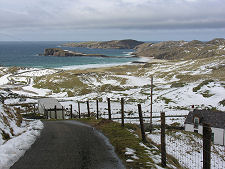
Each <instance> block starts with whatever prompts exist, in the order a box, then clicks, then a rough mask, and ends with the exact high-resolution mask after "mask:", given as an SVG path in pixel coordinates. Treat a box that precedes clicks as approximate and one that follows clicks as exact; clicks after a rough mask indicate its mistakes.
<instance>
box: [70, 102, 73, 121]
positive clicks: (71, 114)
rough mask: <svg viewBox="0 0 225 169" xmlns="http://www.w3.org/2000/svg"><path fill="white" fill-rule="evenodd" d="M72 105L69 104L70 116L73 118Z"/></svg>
mask: <svg viewBox="0 0 225 169" xmlns="http://www.w3.org/2000/svg"><path fill="white" fill-rule="evenodd" d="M72 112H73V106H72V104H71V105H70V118H71V119H72V118H73V113H72Z"/></svg>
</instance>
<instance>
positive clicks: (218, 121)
mask: <svg viewBox="0 0 225 169" xmlns="http://www.w3.org/2000/svg"><path fill="white" fill-rule="evenodd" d="M194 117H199V119H200V122H199V124H200V125H202V124H203V123H208V124H210V126H211V127H215V128H223V129H224V128H225V112H222V111H218V110H197V109H195V110H194V111H191V112H189V114H188V116H187V118H186V120H185V122H184V124H194Z"/></svg>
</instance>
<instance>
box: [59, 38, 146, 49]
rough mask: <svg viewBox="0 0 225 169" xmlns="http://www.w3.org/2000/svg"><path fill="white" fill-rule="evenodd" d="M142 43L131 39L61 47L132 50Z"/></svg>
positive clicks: (74, 43) (80, 43) (79, 43)
mask: <svg viewBox="0 0 225 169" xmlns="http://www.w3.org/2000/svg"><path fill="white" fill-rule="evenodd" d="M143 43H144V42H141V41H136V40H132V39H125V40H112V41H89V42H72V43H66V44H63V45H62V46H70V47H85V48H102V49H134V48H135V47H136V46H138V45H140V44H143Z"/></svg>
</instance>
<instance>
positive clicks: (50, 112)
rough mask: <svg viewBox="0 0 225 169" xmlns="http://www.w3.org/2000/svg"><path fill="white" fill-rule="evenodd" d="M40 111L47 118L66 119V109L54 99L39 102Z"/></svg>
mask: <svg viewBox="0 0 225 169" xmlns="http://www.w3.org/2000/svg"><path fill="white" fill-rule="evenodd" d="M38 111H39V113H40V114H43V115H44V116H45V117H47V118H51V119H62V118H64V109H63V107H62V105H61V104H60V103H59V102H58V101H57V100H56V99H54V98H44V99H39V100H38Z"/></svg>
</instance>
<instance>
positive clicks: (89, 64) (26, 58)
mask: <svg viewBox="0 0 225 169" xmlns="http://www.w3.org/2000/svg"><path fill="white" fill-rule="evenodd" d="M66 42H68V41H0V66H2V67H11V66H16V67H31V68H63V69H71V68H72V69H76V68H93V67H105V66H115V65H121V64H129V63H131V62H133V61H139V60H141V59H140V58H136V57H132V55H131V54H132V52H133V51H134V50H132V49H92V48H80V47H63V46H61V45H62V44H64V43H66ZM57 47H59V48H62V49H64V50H71V51H76V52H81V53H87V54H102V55H107V56H111V57H86V56H85V57H84V56H76V57H57V56H43V55H40V54H43V53H44V49H45V48H57Z"/></svg>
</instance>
